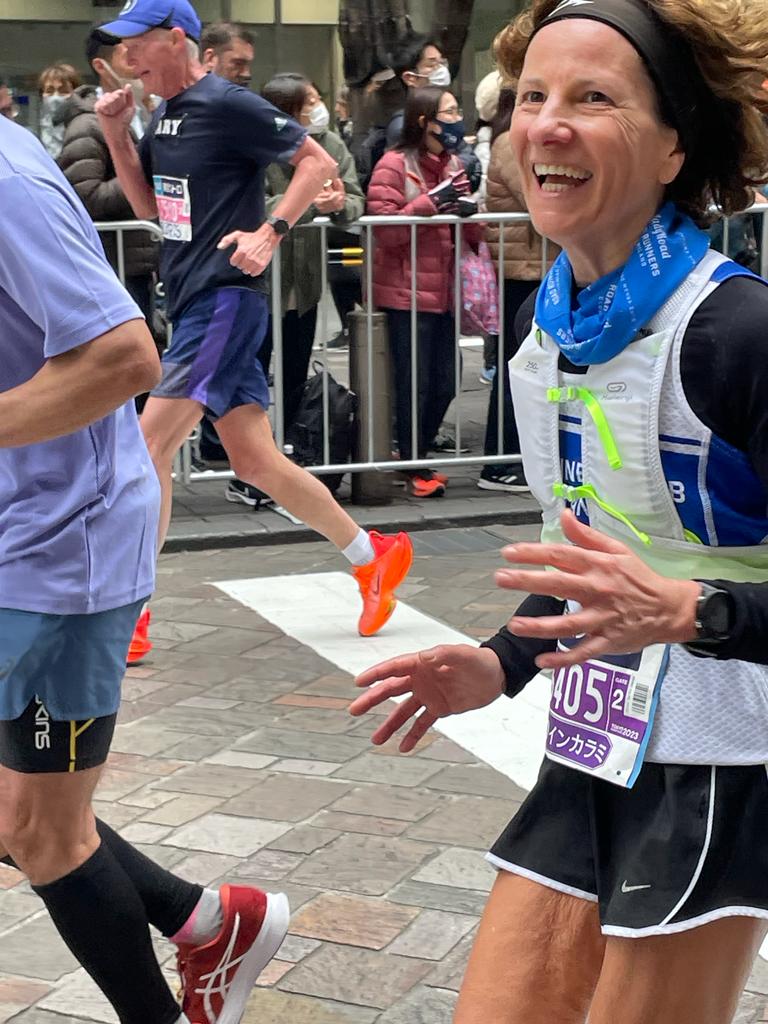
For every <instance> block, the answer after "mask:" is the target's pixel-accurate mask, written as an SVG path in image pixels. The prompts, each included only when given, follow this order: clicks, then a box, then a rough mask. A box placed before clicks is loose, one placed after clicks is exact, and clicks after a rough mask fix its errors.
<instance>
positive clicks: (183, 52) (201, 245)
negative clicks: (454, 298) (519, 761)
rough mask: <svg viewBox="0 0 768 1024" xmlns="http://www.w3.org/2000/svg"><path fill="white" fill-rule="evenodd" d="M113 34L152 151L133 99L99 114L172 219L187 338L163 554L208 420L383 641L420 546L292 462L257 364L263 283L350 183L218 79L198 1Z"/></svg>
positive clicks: (153, 445)
mask: <svg viewBox="0 0 768 1024" xmlns="http://www.w3.org/2000/svg"><path fill="white" fill-rule="evenodd" d="M102 27H103V30H105V31H106V32H109V33H111V34H113V35H115V36H118V37H120V38H122V39H123V40H124V41H125V45H126V49H127V54H126V56H127V61H128V64H129V66H130V67H132V68H133V69H134V73H135V77H136V78H138V79H140V80H141V81H142V82H143V83H144V87H145V89H147V90H148V91H149V92H151V93H155V94H157V95H159V96H162V97H163V99H164V100H165V102H164V103H163V104H162V105H161V107H160V108H159V110H158V111H157V113H156V115H155V118H154V120H153V123H152V124H151V125H150V128H149V130H148V132H147V134H146V136H145V137H144V139H143V140H142V146H141V150H140V151H139V152H138V153H137V151H136V149H135V148H134V146H133V143H132V142H131V138H130V134H129V131H128V125H129V124H130V120H131V118H132V116H133V111H134V98H133V95H132V93H131V89H130V86H126V87H125V88H124V89H120V90H118V91H117V92H113V93H110V94H108V95H106V96H104V97H102V99H100V100H99V101H98V103H97V105H96V111H97V113H98V115H99V118H100V121H101V124H102V128H103V130H104V135H105V137H106V140H107V143H108V145H109V148H110V151H111V153H112V157H113V160H114V163H115V167H116V169H117V174H118V177H119V179H120V183H121V184H122V186H123V189H124V190H125V194H126V195H127V197H128V199H129V201H130V203H131V206H132V207H133V209H134V212H135V213H136V216H137V217H140V218H148V219H154V218H159V221H160V225H161V227H162V230H163V235H164V239H165V240H164V243H163V249H162V276H163V279H164V281H165V286H166V291H167V294H168V297H169V303H170V316H171V321H172V323H173V339H172V342H171V345H170V347H169V348H168V350H167V351H166V353H165V355H164V356H163V379H162V382H161V384H160V385H159V386H158V387H157V388H156V389H155V390H154V391H153V392H152V396H151V397H150V399H149V400H148V402H147V405H146V408H145V410H144V414H143V416H142V428H143V430H144V436H145V438H146V440H147V444H148V447H149V450H150V453H151V455H152V458H153V461H154V463H155V468H156V469H157V472H158V476H159V477H160V481H161V484H162V487H163V507H162V513H161V523H160V541H161V543H162V541H163V539H164V538H165V534H166V532H167V529H168V524H169V521H170V516H171V467H172V463H173V458H174V456H175V455H176V453H177V451H178V450H179V448H180V447H181V445H182V444H183V442H184V440H185V439H186V438H187V437H188V436H189V434H190V431H191V430H192V429H193V427H195V426H196V424H197V423H198V422H199V420H200V419H201V417H202V415H203V414H204V413H206V412H207V413H208V414H209V416H211V417H212V418H214V419H215V420H216V429H217V431H218V434H219V438H220V439H221V443H222V444H223V445H224V448H225V449H226V451H227V454H228V456H229V461H230V465H231V466H232V469H233V470H234V472H235V474H236V476H237V477H238V478H239V479H241V480H244V481H246V482H247V483H250V484H252V485H254V486H256V487H259V488H260V489H261V490H263V491H266V493H267V494H269V495H270V496H271V497H272V498H274V500H275V501H276V502H278V503H279V504H280V505H282V506H283V507H284V508H286V509H287V510H288V511H289V512H291V513H292V514H293V515H295V516H297V517H298V518H299V519H301V520H302V521H303V522H305V523H307V524H308V525H309V526H311V527H312V528H313V529H315V530H317V531H318V532H319V533H321V534H323V535H324V536H326V537H327V538H328V539H329V540H330V541H331V542H332V543H333V544H335V545H336V547H337V548H339V549H340V551H341V552H342V553H343V554H344V555H345V557H346V558H347V559H348V560H349V562H350V563H351V564H352V565H353V566H354V569H353V572H354V575H355V577H356V579H357V581H358V584H359V587H360V591H361V594H362V597H363V611H362V615H361V617H360V621H359V623H358V629H359V631H360V633H361V634H362V635H363V636H371V635H373V634H374V633H376V632H377V631H378V630H379V629H381V627H382V626H383V625H384V623H385V622H386V621H387V620H388V619H389V617H390V615H391V614H392V611H393V610H394V607H395V599H394V590H395V588H396V587H397V586H398V585H399V584H400V582H401V581H402V580H403V579H404V577H405V575H406V574H407V572H408V569H409V568H410V565H411V561H412V558H413V551H412V547H411V543H410V540H409V538H408V536H407V535H406V534H405V533H399V534H397V535H396V536H382V535H381V534H378V533H375V532H372V533H366V532H365V531H364V530H362V529H360V527H359V526H358V525H357V524H356V523H355V522H354V521H353V520H352V519H351V518H350V517H349V516H348V515H347V513H346V512H344V511H343V509H342V508H341V507H340V506H339V505H338V504H337V503H336V501H335V500H334V499H333V497H332V496H331V494H330V492H329V491H328V490H327V488H326V487H325V486H324V485H323V484H322V483H321V482H320V481H319V480H317V479H315V477H313V476H311V475H310V474H309V473H307V472H306V470H303V469H300V468H299V467H298V466H296V465H295V464H294V463H292V462H291V461H290V460H288V459H286V458H285V456H284V455H283V454H282V452H280V451H278V449H277V447H276V446H275V443H274V439H273V437H272V429H271V426H270V422H269V418H268V415H267V410H268V407H269V391H268V387H267V381H266V378H265V375H264V370H263V368H262V366H261V363H260V361H259V359H258V351H259V348H260V347H261V345H262V343H263V341H264V337H265V334H266V330H267V322H268V312H269V302H268V298H267V293H268V288H269V285H268V282H267V280H266V278H265V276H264V271H265V270H266V268H267V267H268V265H269V263H270V260H271V259H272V256H273V254H274V252H275V251H276V249H277V247H278V246H279V244H280V241H281V239H282V238H283V237H284V236H285V235H286V234H287V233H288V231H290V229H291V226H292V225H293V224H295V223H296V221H297V220H298V219H299V217H300V216H301V215H302V214H303V213H304V211H305V210H307V209H308V207H309V206H310V205H311V203H312V202H313V200H314V199H315V198H316V196H317V195H318V194H319V193H320V192H321V191H322V189H323V185H324V183H325V182H326V181H327V180H328V179H329V178H333V177H335V176H336V171H337V168H336V165H335V163H334V161H333V160H332V159H331V158H330V157H329V156H328V154H327V153H326V152H325V151H324V150H323V149H322V148H321V147H320V146H319V145H318V144H317V143H316V142H315V141H314V140H313V139H311V138H309V136H307V135H306V133H305V132H304V130H303V129H302V128H301V127H300V126H299V125H298V124H297V123H296V122H295V121H293V120H291V119H290V118H288V117H286V116H285V115H284V114H283V113H282V112H281V111H279V110H277V109H276V108H274V107H273V106H271V105H270V104H269V103H267V102H266V101H265V100H263V99H262V98H261V97H259V96H256V95H255V94H254V93H251V92H249V91H248V90H246V89H243V88H241V87H240V86H236V85H233V84H232V83H230V82H227V81H226V80H225V79H223V78H219V77H218V76H216V75H212V74H206V72H205V71H204V69H203V68H202V66H201V64H200V61H199V57H198V45H197V44H198V40H199V37H200V29H201V25H200V21H199V19H198V17H197V15H196V13H195V11H194V9H193V8H192V7H191V6H190V4H189V3H188V2H187V0H129V3H128V4H126V6H125V8H124V9H123V12H122V14H121V15H120V17H118V19H117V20H116V21H114V22H110V23H109V24H107V25H104V26H102ZM280 161H281V162H285V163H290V164H292V165H293V167H294V168H295V174H294V175H293V179H292V181H291V184H290V186H289V188H288V189H287V191H286V193H285V195H284V197H283V199H282V200H281V202H280V203H279V204H278V205H277V207H276V208H275V211H274V214H273V216H271V217H270V218H269V219H268V220H265V188H264V172H265V170H266V167H267V166H268V165H269V164H271V163H274V162H280ZM233 249H234V251H233Z"/></svg>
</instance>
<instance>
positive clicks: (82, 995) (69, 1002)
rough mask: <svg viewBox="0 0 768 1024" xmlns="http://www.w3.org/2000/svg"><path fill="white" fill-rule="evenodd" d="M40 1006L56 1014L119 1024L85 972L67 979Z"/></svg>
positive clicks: (108, 1023)
mask: <svg viewBox="0 0 768 1024" xmlns="http://www.w3.org/2000/svg"><path fill="white" fill-rule="evenodd" d="M38 1006H39V1007H40V1009H42V1010H52V1011H54V1012H55V1013H64V1014H67V1013H68V1014H78V1015H82V1016H83V1017H85V1018H86V1019H87V1020H89V1021H99V1022H100V1024H117V1014H116V1013H115V1011H114V1010H113V1009H112V1007H111V1006H110V1005H109V1003H108V1002H107V999H106V997H105V996H104V995H103V994H102V993H101V991H100V990H99V989H98V988H97V987H96V985H95V984H94V983H93V981H91V979H90V978H89V977H88V975H87V974H86V973H85V971H84V970H78V971H76V972H74V973H73V974H72V975H71V976H70V977H69V978H66V979H65V980H64V981H63V982H62V983H61V984H60V985H58V986H57V987H56V988H55V989H54V990H53V991H52V992H50V993H49V994H48V995H47V996H45V998H43V999H42V1000H41V1001H40V1002H39V1003H38Z"/></svg>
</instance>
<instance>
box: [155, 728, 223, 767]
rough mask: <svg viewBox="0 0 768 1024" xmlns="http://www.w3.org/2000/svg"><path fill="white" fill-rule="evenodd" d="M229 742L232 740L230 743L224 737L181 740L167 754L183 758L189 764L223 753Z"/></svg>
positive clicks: (199, 737) (196, 737)
mask: <svg viewBox="0 0 768 1024" xmlns="http://www.w3.org/2000/svg"><path fill="white" fill-rule="evenodd" d="M176 735H177V736H180V735H181V734H180V733H177V734H176ZM227 742H231V740H229V741H228V740H227V739H226V737H224V736H192V737H191V738H190V739H179V742H178V743H175V744H174V745H173V746H172V747H169V748H168V750H167V753H168V754H171V755H173V756H174V757H183V758H184V759H185V760H186V761H187V762H189V761H202V760H203V759H204V758H205V759H207V758H209V757H213V756H214V755H215V754H218V753H221V750H222V747H224V746H225V744H226V743H227Z"/></svg>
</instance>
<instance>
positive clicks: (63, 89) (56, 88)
mask: <svg viewBox="0 0 768 1024" xmlns="http://www.w3.org/2000/svg"><path fill="white" fill-rule="evenodd" d="M72 92H73V89H72V83H71V82H68V81H65V80H64V79H63V78H59V77H58V76H56V75H51V76H50V77H49V78H46V80H45V83H44V85H43V96H70V95H71V94H72Z"/></svg>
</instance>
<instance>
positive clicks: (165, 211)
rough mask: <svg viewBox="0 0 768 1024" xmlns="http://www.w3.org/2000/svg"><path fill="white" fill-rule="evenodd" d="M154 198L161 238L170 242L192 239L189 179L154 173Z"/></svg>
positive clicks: (189, 240)
mask: <svg viewBox="0 0 768 1024" xmlns="http://www.w3.org/2000/svg"><path fill="white" fill-rule="evenodd" d="M153 181H154V183H155V199H156V201H157V214H158V217H159V220H160V228H161V230H162V232H163V238H167V239H168V240H169V241H170V242H191V241H192V204H191V202H190V198H189V179H188V178H170V177H168V176H167V175H164V174H155V175H154V177H153Z"/></svg>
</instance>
